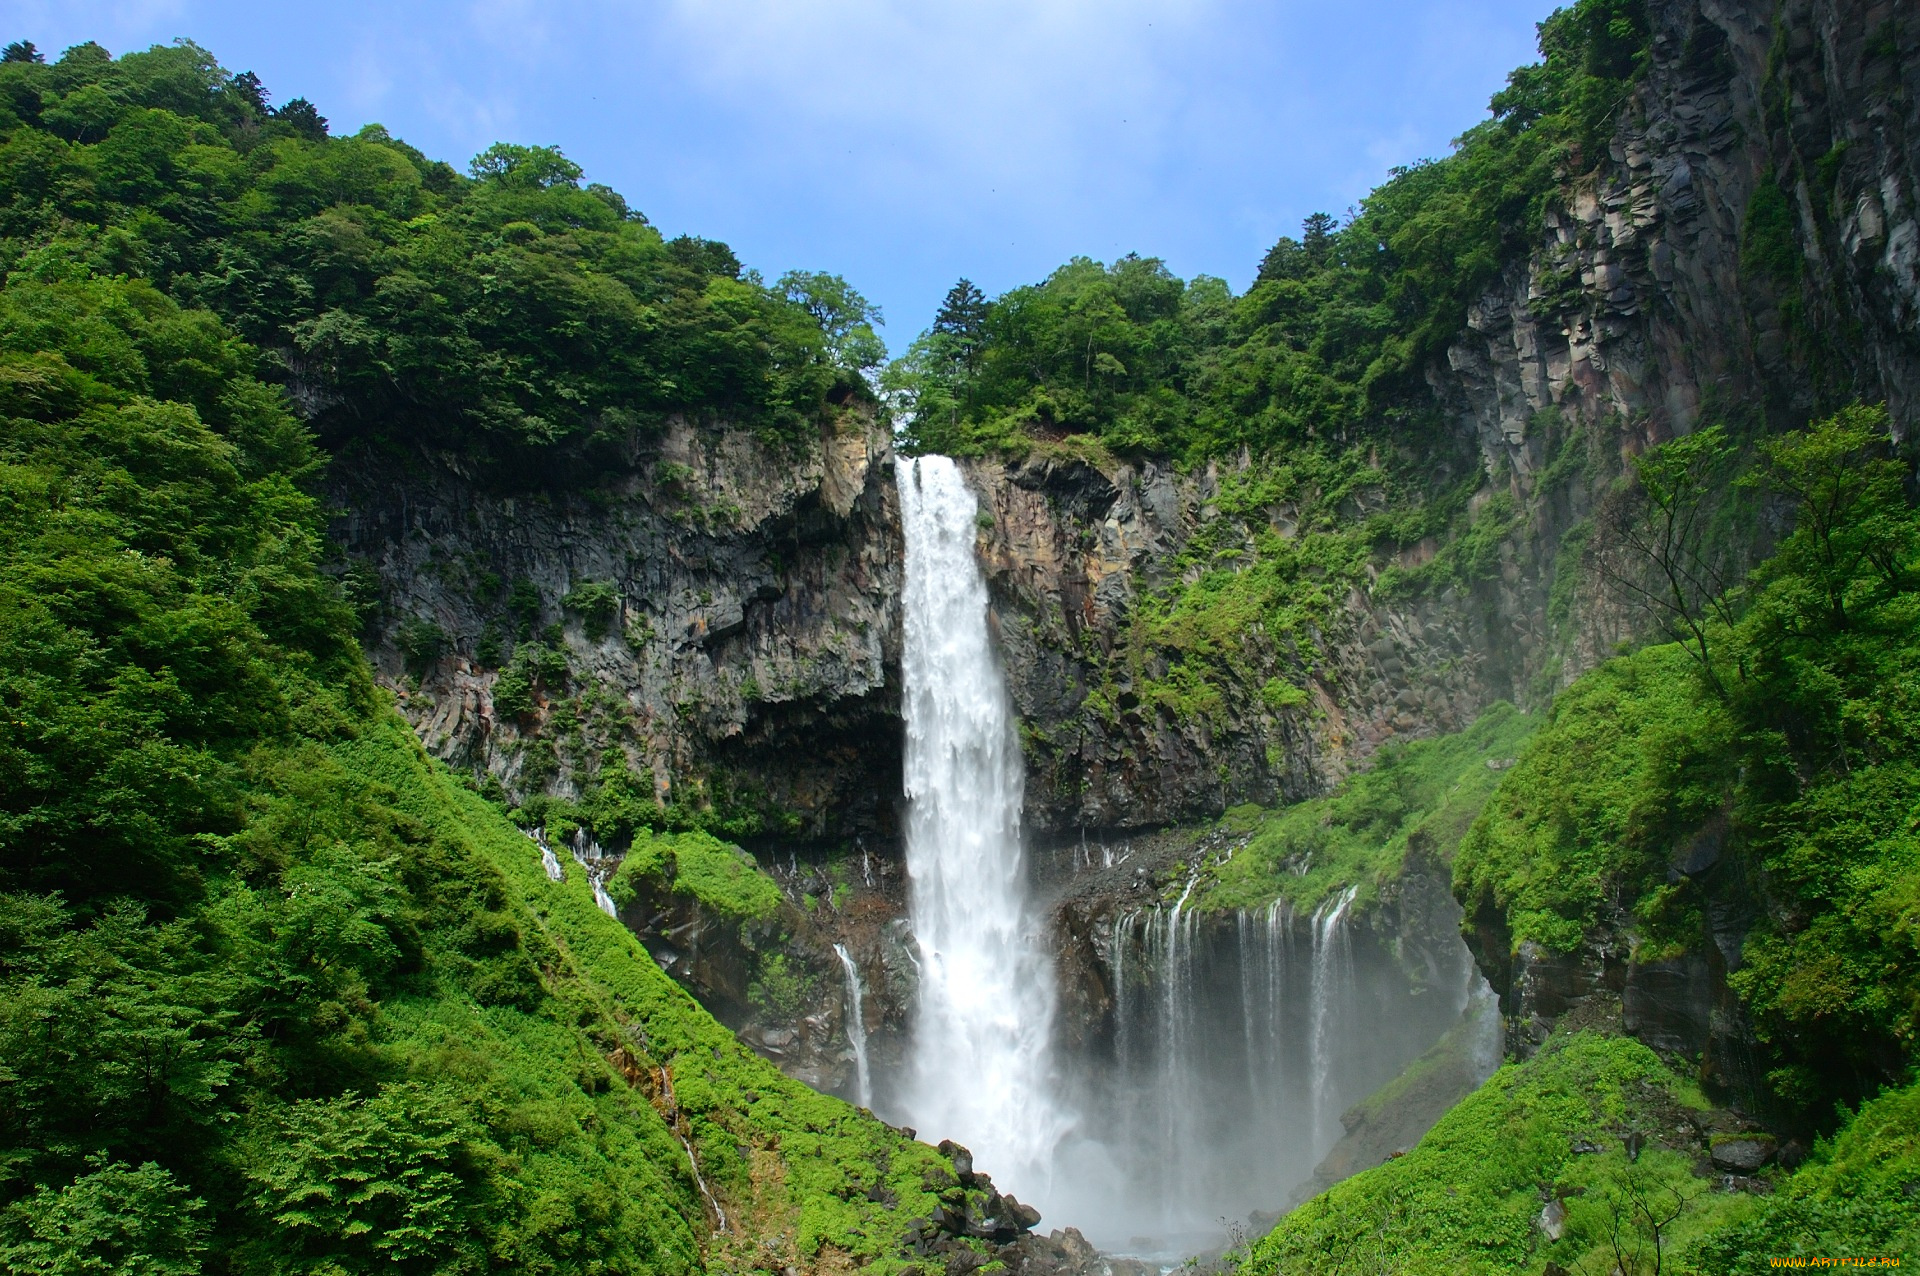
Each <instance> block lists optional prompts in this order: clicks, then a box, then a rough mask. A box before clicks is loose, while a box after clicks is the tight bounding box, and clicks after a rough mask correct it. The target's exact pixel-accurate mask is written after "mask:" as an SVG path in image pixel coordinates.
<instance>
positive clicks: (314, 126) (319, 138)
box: [273, 97, 327, 142]
mask: <svg viewBox="0 0 1920 1276" xmlns="http://www.w3.org/2000/svg"><path fill="white" fill-rule="evenodd" d="M273 116H274V118H275V119H277V120H280V121H282V122H283V123H286V124H290V125H292V126H293V131H294V132H295V133H298V134H299V135H300V136H301V137H304V138H307V139H308V140H310V141H314V142H324V141H325V140H326V138H327V117H326V116H324V115H322V114H320V112H319V111H318V110H317V109H315V107H314V105H313V103H311V102H309V101H307V99H305V98H303V97H297V98H295V99H293V101H291V102H289V103H287V104H286V105H285V106H283V107H281V108H280V109H279V110H277V111H275V112H274V113H273Z"/></svg>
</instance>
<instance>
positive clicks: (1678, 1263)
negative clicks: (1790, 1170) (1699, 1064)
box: [1241, 1033, 1920, 1276]
mask: <svg viewBox="0 0 1920 1276" xmlns="http://www.w3.org/2000/svg"><path fill="white" fill-rule="evenodd" d="M1705 1107H1706V1104H1705V1102H1704V1101H1703V1099H1702V1098H1701V1096H1700V1095H1699V1092H1698V1091H1697V1089H1696V1088H1694V1087H1692V1086H1691V1085H1689V1084H1688V1083H1687V1082H1685V1081H1684V1080H1683V1079H1681V1078H1680V1077H1678V1076H1677V1075H1676V1074H1674V1073H1673V1072H1672V1071H1671V1070H1669V1069H1668V1068H1667V1067H1666V1066H1665V1065H1664V1064H1662V1063H1661V1062H1660V1060H1659V1059H1658V1058H1656V1057H1655V1056H1654V1054H1653V1052H1652V1051H1650V1050H1648V1049H1647V1048H1646V1047H1645V1046H1642V1045H1640V1044H1639V1043H1637V1042H1634V1041H1630V1040H1626V1039H1623V1038H1609V1037H1604V1036H1600V1035H1597V1034H1592V1033H1581V1034H1577V1035H1571V1036H1557V1037H1555V1038H1553V1039H1551V1040H1550V1041H1549V1042H1548V1043H1547V1045H1546V1046H1545V1047H1543V1048H1542V1049H1541V1051H1540V1052H1539V1053H1538V1054H1536V1055H1535V1056H1534V1057H1533V1058H1531V1059H1529V1060H1527V1061H1526V1062H1524V1063H1519V1064H1509V1065H1507V1066H1506V1067H1504V1068H1502V1069H1501V1070H1500V1071H1499V1072H1497V1073H1495V1074H1494V1076H1493V1077H1492V1078H1490V1079H1489V1080H1488V1081H1487V1082H1486V1084H1484V1085H1483V1086H1481V1088H1480V1089H1479V1090H1478V1091H1476V1092H1475V1093H1474V1094H1473V1095H1472V1096H1470V1097H1469V1098H1467V1099H1466V1100H1465V1101H1463V1102H1462V1103H1461V1104H1460V1105H1459V1106H1458V1107H1456V1108H1455V1109H1454V1110H1453V1111H1451V1112H1449V1113H1448V1114H1447V1115H1446V1116H1445V1117H1443V1118H1442V1119H1441V1120H1440V1122H1439V1123H1438V1124H1437V1125H1435V1126H1434V1128H1433V1129H1432V1130H1431V1131H1430V1132H1429V1133H1428V1134H1427V1136H1426V1137H1425V1138H1424V1139H1422V1140H1421V1141H1420V1143H1419V1144H1418V1145H1417V1146H1416V1147H1415V1148H1414V1149H1413V1150H1412V1151H1411V1152H1409V1153H1407V1155H1405V1156H1403V1157H1399V1158H1396V1159H1394V1160H1392V1161H1389V1162H1387V1163H1386V1164H1385V1165H1382V1166H1380V1167H1378V1168H1377V1169H1373V1170H1368V1171H1366V1172H1365V1173H1362V1174H1359V1175H1356V1176H1354V1177H1353V1178H1351V1179H1348V1180H1347V1181H1346V1182H1344V1183H1341V1184H1339V1185H1338V1186H1336V1187H1334V1188H1333V1189H1332V1190H1330V1191H1328V1192H1326V1193H1325V1194H1323V1195H1321V1196H1319V1197H1316V1198H1315V1199H1314V1200H1312V1201H1310V1202H1308V1203H1307V1204H1306V1205H1303V1206H1301V1207H1300V1208H1299V1209H1297V1210H1295V1211H1294V1212H1293V1213H1292V1214H1290V1215H1288V1216H1287V1217H1286V1218H1285V1219H1283V1220H1282V1221H1281V1223H1280V1225H1279V1226H1278V1227H1276V1228H1275V1229H1274V1230H1273V1232H1271V1233H1270V1234H1269V1235H1267V1236H1266V1237H1264V1238H1262V1239H1260V1240H1258V1241H1256V1242H1254V1243H1253V1244H1252V1246H1251V1247H1250V1250H1249V1252H1248V1253H1247V1255H1246V1256H1245V1260H1244V1262H1243V1263H1242V1265H1241V1270H1242V1272H1244V1273H1249V1274H1252V1273H1257V1274H1259V1276H1268V1274H1269V1273H1273V1274H1278V1273H1296V1272H1298V1273H1306V1272H1312V1273H1316V1276H1319V1274H1324V1273H1338V1272H1362V1271H1364V1272H1370V1273H1384V1272H1437V1271H1444V1272H1460V1273H1495V1272H1532V1273H1538V1272H1543V1271H1546V1270H1548V1268H1549V1266H1550V1265H1554V1266H1557V1268H1558V1269H1559V1270H1562V1271H1595V1272H1604V1271H1611V1270H1614V1268H1615V1264H1616V1263H1618V1262H1619V1256H1620V1255H1621V1254H1624V1255H1625V1257H1626V1258H1627V1262H1626V1263H1625V1264H1624V1265H1623V1267H1624V1270H1625V1271H1627V1272H1629V1273H1637V1272H1642V1271H1652V1270H1654V1267H1653V1259H1654V1246H1653V1243H1652V1236H1651V1232H1650V1230H1649V1229H1648V1228H1647V1226H1646V1224H1645V1222H1644V1221H1642V1220H1640V1219H1637V1218H1634V1217H1632V1204H1631V1203H1632V1200H1633V1199H1634V1196H1635V1195H1636V1194H1638V1195H1639V1196H1640V1197H1641V1198H1642V1199H1645V1200H1648V1201H1651V1202H1656V1203H1657V1204H1656V1213H1657V1214H1660V1215H1665V1214H1666V1213H1668V1212H1671V1211H1672V1210H1673V1209H1674V1206H1675V1203H1679V1211H1678V1217H1677V1218H1676V1219H1674V1220H1673V1221H1672V1222H1671V1223H1670V1224H1668V1225H1666V1226H1665V1227H1664V1228H1663V1234H1662V1239H1661V1245H1660V1251H1661V1253H1660V1257H1661V1260H1662V1262H1663V1265H1664V1266H1663V1269H1664V1270H1666V1271H1681V1272H1700V1273H1707V1272H1715V1273H1719V1272H1729V1271H1740V1272H1745V1271H1760V1270H1764V1269H1765V1268H1766V1262H1767V1258H1768V1256H1769V1255H1774V1254H1779V1255H1786V1254H1802V1255H1826V1256H1830V1257H1837V1256H1845V1255H1853V1256H1863V1255H1872V1254H1883V1255H1902V1256H1912V1255H1913V1254H1914V1253H1916V1252H1920V1251H1917V1250H1916V1245H1920V1228H1916V1225H1915V1222H1914V1219H1915V1217H1916V1216H1915V1213H1914V1211H1913V1209H1912V1207H1911V1196H1910V1195H1909V1192H1910V1189H1911V1185H1912V1183H1913V1182H1914V1181H1915V1177H1916V1171H1917V1170H1920V1164H1917V1163H1916V1148H1917V1147H1920V1089H1914V1088H1909V1089H1906V1090H1902V1091H1898V1092H1894V1093H1891V1094H1889V1095H1887V1096H1885V1097H1883V1098H1881V1099H1879V1100H1877V1101H1875V1102H1874V1103H1873V1104H1871V1105H1869V1106H1868V1107H1867V1108H1865V1109H1864V1110H1863V1111H1862V1112H1861V1113H1860V1114H1859V1116H1858V1117H1856V1118H1855V1119H1854V1120H1853V1121H1852V1122H1851V1123H1850V1124H1848V1125H1847V1126H1846V1127H1845V1128H1844V1129H1843V1130H1841V1131H1840V1132H1839V1133H1838V1134H1837V1135H1836V1136H1835V1137H1834V1138H1833V1139H1832V1140H1831V1141H1830V1142H1828V1143H1823V1144H1822V1145H1821V1146H1820V1147H1819V1148H1818V1149H1816V1151H1815V1154H1814V1156H1813V1158H1812V1159H1811V1160H1810V1161H1809V1163H1808V1164H1807V1165H1805V1166H1803V1167H1802V1168H1801V1169H1799V1170H1798V1171H1797V1172H1795V1173H1794V1174H1792V1175H1787V1174H1785V1173H1783V1172H1781V1171H1777V1170H1776V1171H1772V1172H1771V1173H1772V1175H1773V1181H1774V1182H1775V1183H1777V1184H1779V1189H1778V1191H1777V1192H1776V1194H1774V1195H1772V1196H1761V1197H1755V1196H1750V1195H1747V1194H1744V1193H1729V1192H1726V1191H1724V1190H1718V1189H1717V1188H1716V1184H1715V1181H1714V1179H1713V1178H1712V1177H1711V1176H1707V1175H1702V1174H1700V1173H1698V1172H1697V1171H1699V1170H1700V1169H1701V1168H1703V1167H1702V1166H1701V1164H1700V1161H1701V1157H1700V1151H1701V1149H1700V1146H1699V1143H1698V1140H1697V1137H1695V1136H1693V1135H1692V1134H1691V1133H1690V1131H1689V1132H1685V1133H1682V1132H1680V1129H1679V1127H1680V1126H1681V1125H1682V1123H1683V1122H1684V1121H1685V1117H1686V1114H1687V1112H1688V1111H1689V1110H1693V1111H1699V1110H1702V1109H1704V1108H1705ZM1634 1131H1638V1132H1639V1133H1640V1134H1641V1135H1642V1137H1643V1138H1644V1139H1645V1140H1646V1147H1645V1149H1644V1150H1643V1151H1642V1152H1641V1153H1640V1155H1639V1157H1638V1158H1637V1160H1632V1161H1630V1160H1629V1159H1628V1158H1627V1155H1626V1143H1625V1136H1626V1135H1627V1134H1628V1133H1630V1132H1634ZM1549 1199H1558V1200H1560V1201H1561V1202H1562V1206H1563V1208H1564V1209H1565V1211H1566V1218H1565V1230H1564V1234H1563V1235H1562V1237H1561V1238H1560V1239H1559V1240H1557V1241H1556V1240H1551V1239H1549V1237H1548V1235H1547V1234H1546V1232H1545V1231H1543V1230H1542V1229H1541V1227H1540V1226H1539V1224H1538V1220H1539V1218H1540V1216H1541V1212H1542V1209H1543V1207H1544V1206H1545V1204H1546V1202H1547V1201H1548V1200H1549ZM1616 1207H1617V1208H1619V1209H1620V1210H1621V1211H1622V1215H1623V1217H1625V1218H1626V1221H1625V1222H1624V1223H1623V1225H1622V1226H1621V1227H1620V1230H1619V1233H1618V1236H1619V1240H1620V1250H1619V1251H1616V1250H1615V1248H1614V1244H1613V1234H1614V1226H1613V1224H1614V1213H1615V1209H1616Z"/></svg>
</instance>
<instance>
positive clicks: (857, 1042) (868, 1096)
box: [833, 944, 873, 1108]
mask: <svg viewBox="0 0 1920 1276" xmlns="http://www.w3.org/2000/svg"><path fill="white" fill-rule="evenodd" d="M833 951H834V953H835V955H837V956H838V957H839V958H840V968H841V969H842V970H844V971H846V972H847V1044H848V1045H850V1046H852V1047H853V1079H854V1101H855V1102H856V1103H858V1104H859V1105H860V1106H861V1107H863V1108H871V1107H872V1106H873V1073H872V1072H871V1071H870V1070H869V1069H868V1067H867V1021H866V1012H865V1008H864V1006H863V1004H862V999H861V995H860V968H859V967H858V966H856V965H854V964H853V958H852V956H850V955H849V954H848V952H847V946H846V945H845V944H835V945H834V946H833Z"/></svg>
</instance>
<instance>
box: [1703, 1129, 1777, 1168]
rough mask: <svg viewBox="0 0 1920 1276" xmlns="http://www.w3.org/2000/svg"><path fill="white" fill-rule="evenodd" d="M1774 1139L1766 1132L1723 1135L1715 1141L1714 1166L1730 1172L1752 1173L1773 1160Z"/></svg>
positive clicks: (1712, 1154)
mask: <svg viewBox="0 0 1920 1276" xmlns="http://www.w3.org/2000/svg"><path fill="white" fill-rule="evenodd" d="M1773 1153H1774V1142H1773V1139H1772V1138H1771V1137H1769V1136H1767V1135H1764V1134H1755V1135H1744V1136H1739V1137H1721V1138H1716V1139H1715V1140H1714V1141H1713V1148H1712V1151H1711V1156H1712V1159H1713V1164H1714V1168H1716V1169H1720V1170H1725V1171H1727V1172H1728V1173H1730V1174H1752V1173H1754V1172H1755V1171H1757V1170H1759V1169H1760V1168H1762V1167H1763V1166H1765V1165H1766V1164H1767V1162H1769V1161H1771V1160H1773Z"/></svg>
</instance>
